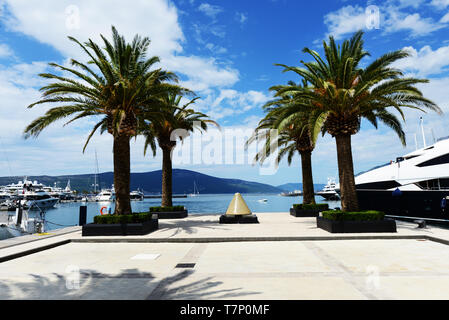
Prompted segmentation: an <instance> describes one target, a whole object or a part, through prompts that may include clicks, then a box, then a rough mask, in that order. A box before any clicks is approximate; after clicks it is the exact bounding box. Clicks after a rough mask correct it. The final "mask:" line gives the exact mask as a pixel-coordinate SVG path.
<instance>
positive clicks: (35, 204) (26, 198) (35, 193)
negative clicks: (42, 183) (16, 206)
mask: <svg viewBox="0 0 449 320" xmlns="http://www.w3.org/2000/svg"><path fill="white" fill-rule="evenodd" d="M19 199H20V201H21V204H22V205H23V206H25V207H28V208H29V209H30V210H33V209H34V210H44V209H50V208H53V207H54V206H55V204H57V203H58V201H59V199H58V198H55V197H52V196H51V195H50V194H48V193H47V192H46V191H44V190H42V189H39V190H24V192H23V193H22V194H21V195H19Z"/></svg>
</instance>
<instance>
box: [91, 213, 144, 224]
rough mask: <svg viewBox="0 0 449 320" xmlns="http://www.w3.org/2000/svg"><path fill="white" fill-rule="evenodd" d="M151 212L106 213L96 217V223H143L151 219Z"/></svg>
mask: <svg viewBox="0 0 449 320" xmlns="http://www.w3.org/2000/svg"><path fill="white" fill-rule="evenodd" d="M152 216H153V214H152V213H150V212H139V213H133V214H120V215H117V214H105V215H101V216H95V217H94V223H95V224H119V223H142V222H145V221H148V220H151V217H152Z"/></svg>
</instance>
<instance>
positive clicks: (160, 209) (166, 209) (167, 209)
mask: <svg viewBox="0 0 449 320" xmlns="http://www.w3.org/2000/svg"><path fill="white" fill-rule="evenodd" d="M184 210H185V209H184V206H173V207H150V212H173V211H184Z"/></svg>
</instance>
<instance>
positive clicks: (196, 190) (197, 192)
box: [189, 181, 200, 197]
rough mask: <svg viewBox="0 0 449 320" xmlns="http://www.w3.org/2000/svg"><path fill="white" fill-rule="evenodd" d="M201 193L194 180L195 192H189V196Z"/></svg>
mask: <svg viewBox="0 0 449 320" xmlns="http://www.w3.org/2000/svg"><path fill="white" fill-rule="evenodd" d="M199 194H200V192H199V190H198V187H197V186H196V182H195V181H193V193H191V194H189V197H197V196H198V195H199Z"/></svg>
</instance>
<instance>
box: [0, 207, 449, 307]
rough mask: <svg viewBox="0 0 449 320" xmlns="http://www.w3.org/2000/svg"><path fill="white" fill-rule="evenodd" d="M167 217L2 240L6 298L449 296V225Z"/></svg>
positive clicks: (281, 215)
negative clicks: (355, 226) (349, 230)
mask: <svg viewBox="0 0 449 320" xmlns="http://www.w3.org/2000/svg"><path fill="white" fill-rule="evenodd" d="M256 215H257V217H258V219H259V222H260V223H259V224H219V223H218V219H219V216H218V215H215V214H210V215H191V216H189V217H188V218H185V219H173V220H166V219H164V220H159V229H158V230H157V231H155V232H152V233H150V234H148V235H144V236H126V237H125V236H108V237H82V236H81V227H70V228H64V229H58V230H53V231H51V232H49V233H46V234H35V235H34V234H33V235H27V236H23V237H17V238H12V239H7V240H3V241H0V299H101V300H104V299H148V300H159V299H162V300H166V299H168V300H169V299H195V300H196V299H200V300H203V299H231V300H237V299H254V300H264V299H270V300H278V299H286V300H316V299H325V300H333V299H354V300H395V299H449V290H448V288H449V230H448V229H444V228H440V227H436V226H429V225H428V226H427V227H426V228H418V225H417V224H416V223H410V222H403V221H397V232H396V233H358V234H355V233H354V234H332V233H328V232H327V231H324V230H322V229H318V228H317V227H316V221H315V218H295V217H293V216H291V215H290V214H289V213H287V212H278V213H256Z"/></svg>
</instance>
